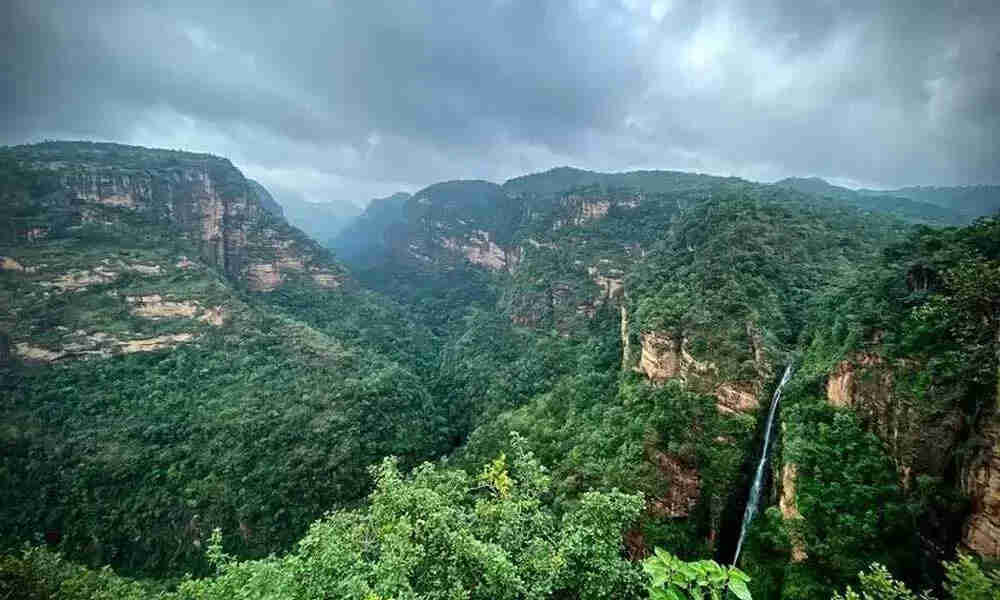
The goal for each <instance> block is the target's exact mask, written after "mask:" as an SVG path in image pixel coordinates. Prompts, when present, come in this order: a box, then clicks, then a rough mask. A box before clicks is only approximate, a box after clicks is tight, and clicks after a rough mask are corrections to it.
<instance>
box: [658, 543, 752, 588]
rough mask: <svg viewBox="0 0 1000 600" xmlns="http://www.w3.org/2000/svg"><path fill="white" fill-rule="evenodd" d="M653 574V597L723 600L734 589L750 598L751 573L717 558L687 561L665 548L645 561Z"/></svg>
mask: <svg viewBox="0 0 1000 600" xmlns="http://www.w3.org/2000/svg"><path fill="white" fill-rule="evenodd" d="M642 568H643V570H644V571H645V572H646V573H647V574H648V575H649V577H650V580H651V581H650V583H649V586H648V590H649V597H650V599H651V600H688V599H690V600H702V599H703V598H711V599H712V600H720V599H721V598H723V597H725V596H728V595H729V594H730V593H731V594H733V595H734V596H736V597H737V598H739V600H750V589H749V588H747V582H749V581H750V576H749V575H747V574H746V573H744V572H743V571H741V570H739V569H737V568H736V567H725V566H722V565H720V564H719V563H717V562H715V561H714V560H698V561H693V562H685V561H683V560H681V559H679V558H677V557H676V556H674V555H672V554H670V553H669V552H666V551H665V550H663V549H661V548H656V550H655V551H654V553H653V555H652V556H650V557H649V558H647V559H646V560H644V561H643V563H642Z"/></svg>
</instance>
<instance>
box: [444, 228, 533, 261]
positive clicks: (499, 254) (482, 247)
mask: <svg viewBox="0 0 1000 600" xmlns="http://www.w3.org/2000/svg"><path fill="white" fill-rule="evenodd" d="M438 243H439V244H440V245H441V246H442V247H443V248H446V249H448V250H451V251H453V252H458V253H459V254H461V255H462V256H464V257H465V258H466V260H468V261H469V262H470V263H472V264H474V265H479V266H481V267H486V268H487V269H490V270H493V271H512V270H513V269H514V268H515V267H517V265H518V263H520V262H521V257H522V251H521V249H520V248H518V247H515V248H512V249H510V250H508V249H506V248H503V247H501V246H500V245H498V244H497V243H496V242H495V241H493V240H492V239H491V237H490V234H489V233H487V232H486V231H483V230H481V229H477V230H475V231H473V232H472V233H471V235H469V236H467V237H464V238H459V237H442V238H441V239H440V240H439V241H438Z"/></svg>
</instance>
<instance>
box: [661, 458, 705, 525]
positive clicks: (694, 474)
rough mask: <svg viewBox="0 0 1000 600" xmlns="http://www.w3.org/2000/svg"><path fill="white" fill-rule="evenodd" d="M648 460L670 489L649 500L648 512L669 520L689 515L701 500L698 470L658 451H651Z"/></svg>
mask: <svg viewBox="0 0 1000 600" xmlns="http://www.w3.org/2000/svg"><path fill="white" fill-rule="evenodd" d="M650 460H652V462H653V464H655V465H656V467H657V468H658V469H659V470H660V473H661V474H663V475H664V477H665V478H666V479H667V481H669V482H670V487H668V488H667V491H666V493H664V494H663V495H662V496H657V497H654V498H650V500H649V503H648V509H649V511H650V512H651V513H653V514H655V515H658V516H661V517H671V518H680V517H686V516H688V515H690V514H691V511H692V510H694V507H695V506H697V505H698V500H699V499H700V498H701V475H700V474H699V473H698V469H696V468H694V467H693V466H689V465H687V464H685V463H684V461H682V460H681V459H680V458H679V457H677V456H675V455H670V454H666V453H663V452H660V451H652V452H651V456H650Z"/></svg>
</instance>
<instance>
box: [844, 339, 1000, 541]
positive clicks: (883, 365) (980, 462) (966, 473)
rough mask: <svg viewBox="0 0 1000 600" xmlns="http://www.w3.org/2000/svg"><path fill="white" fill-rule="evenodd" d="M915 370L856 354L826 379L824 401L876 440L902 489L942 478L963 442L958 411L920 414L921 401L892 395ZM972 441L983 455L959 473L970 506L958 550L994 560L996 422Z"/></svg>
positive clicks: (998, 489)
mask: <svg viewBox="0 0 1000 600" xmlns="http://www.w3.org/2000/svg"><path fill="white" fill-rule="evenodd" d="M920 370H921V365H918V364H912V363H909V362H907V361H895V362H893V363H891V364H890V363H889V362H887V361H885V360H884V359H883V358H882V357H881V356H878V355H877V354H872V353H860V354H857V355H855V356H853V357H851V359H849V360H844V361H841V362H840V363H838V364H837V366H836V367H835V368H834V369H833V371H832V372H831V373H830V375H829V376H828V378H827V387H826V389H827V401H828V402H829V403H830V404H831V405H833V406H837V407H841V408H849V409H851V410H853V411H854V412H855V413H856V414H857V415H858V416H859V417H860V418H861V420H862V421H863V422H864V423H865V425H866V426H867V427H868V428H869V429H870V430H871V431H873V432H874V433H875V434H876V435H878V436H879V438H880V439H881V440H882V442H883V443H884V444H885V447H886V451H887V452H888V454H889V455H890V456H891V457H892V459H893V461H894V462H895V464H896V469H897V471H898V472H899V475H900V480H901V483H902V485H903V487H904V488H909V487H910V486H911V485H912V480H913V479H914V478H915V477H917V476H919V475H924V474H929V475H935V476H941V475H942V474H943V473H945V472H946V470H947V469H948V468H949V464H950V463H949V461H950V460H951V457H952V456H953V454H954V449H955V448H956V447H957V446H958V445H959V444H960V443H961V441H962V436H963V425H962V423H963V417H962V415H961V414H960V411H959V410H949V411H945V412H943V413H942V412H941V411H921V410H920V406H921V401H917V400H914V399H913V398H910V397H909V396H908V395H907V394H906V393H905V388H904V390H903V392H902V393H901V392H900V391H898V390H897V389H896V385H897V384H896V381H897V380H903V379H904V378H906V379H912V378H913V377H914V376H915V374H916V373H919V372H920ZM925 402H926V401H923V403H925ZM978 435H979V436H980V437H981V438H982V439H983V440H984V445H983V451H982V452H981V453H980V455H979V456H978V457H977V458H975V459H974V460H971V461H968V462H967V464H966V465H964V468H963V472H962V473H961V485H962V487H963V491H964V492H965V493H966V494H968V496H969V498H970V500H971V502H972V511H971V514H970V515H969V518H968V519H967V520H966V523H965V526H964V528H963V531H962V544H963V545H964V546H965V547H966V548H968V549H970V550H972V551H974V552H976V553H978V554H980V555H981V556H984V557H987V558H991V559H1000V417H998V415H997V414H996V413H994V414H992V415H991V416H990V417H989V418H988V420H987V421H986V423H985V425H982V429H981V430H980V431H979V432H978Z"/></svg>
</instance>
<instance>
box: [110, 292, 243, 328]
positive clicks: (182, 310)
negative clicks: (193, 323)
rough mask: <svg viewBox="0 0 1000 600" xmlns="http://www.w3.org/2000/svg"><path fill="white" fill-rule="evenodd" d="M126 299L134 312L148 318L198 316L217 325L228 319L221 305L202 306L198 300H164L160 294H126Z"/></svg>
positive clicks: (201, 319) (190, 317)
mask: <svg viewBox="0 0 1000 600" xmlns="http://www.w3.org/2000/svg"><path fill="white" fill-rule="evenodd" d="M125 301H126V302H128V303H129V304H131V305H132V314H134V315H136V316H139V317H145V318H147V319H153V320H158V319H169V318H186V319H193V318H195V316H197V317H198V320H199V321H202V322H205V323H209V324H211V325H216V326H219V325H222V324H223V323H224V322H225V320H226V311H225V309H223V307H221V306H216V307H212V308H202V306H201V305H200V304H199V303H198V302H193V301H170V300H164V299H163V297H162V296H160V295H159V294H151V295H148V296H126V298H125Z"/></svg>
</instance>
